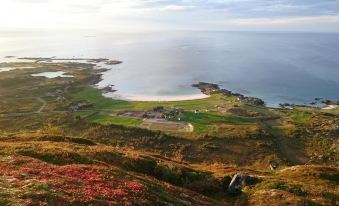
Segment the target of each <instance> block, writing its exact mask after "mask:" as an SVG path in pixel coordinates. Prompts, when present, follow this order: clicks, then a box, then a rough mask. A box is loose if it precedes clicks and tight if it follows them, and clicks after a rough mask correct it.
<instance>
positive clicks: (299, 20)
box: [224, 15, 339, 26]
mask: <svg viewBox="0 0 339 206" xmlns="http://www.w3.org/2000/svg"><path fill="white" fill-rule="evenodd" d="M224 23H225V24H231V25H250V26H255V25H282V24H285V25H287V24H305V23H313V24H314V23H339V15H334V16H309V17H285V18H248V19H229V20H226V21H224Z"/></svg>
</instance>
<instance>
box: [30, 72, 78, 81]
mask: <svg viewBox="0 0 339 206" xmlns="http://www.w3.org/2000/svg"><path fill="white" fill-rule="evenodd" d="M65 73H66V72H63V71H57V72H42V73H38V74H32V75H31V76H33V77H46V78H49V79H53V78H57V77H74V76H73V75H65Z"/></svg>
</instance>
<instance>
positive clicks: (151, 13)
mask: <svg viewBox="0 0 339 206" xmlns="http://www.w3.org/2000/svg"><path fill="white" fill-rule="evenodd" d="M6 29H100V30H109V31H156V30H161V31H163V30H235V31H310V32H339V0H0V30H6Z"/></svg>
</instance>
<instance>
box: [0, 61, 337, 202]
mask: <svg viewBox="0 0 339 206" xmlns="http://www.w3.org/2000/svg"><path fill="white" fill-rule="evenodd" d="M26 60H27V59H26ZM28 60H30V61H32V62H14V63H1V64H0V68H9V67H10V68H16V69H13V70H11V71H6V72H1V73H0V97H1V99H0V205H335V204H336V201H337V199H338V198H337V197H338V195H339V190H338V183H339V171H338V170H339V167H338V156H339V148H338V146H339V144H338V141H339V139H338V138H339V116H338V115H339V113H338V107H333V108H330V109H321V108H318V107H309V106H303V105H290V106H285V107H282V108H269V107H266V106H265V105H264V104H263V103H262V102H261V101H260V100H259V99H257V98H249V97H244V96H241V95H240V94H234V93H232V92H230V91H228V90H225V89H221V88H217V87H212V88H213V89H212V90H211V85H212V86H213V84H208V83H200V84H201V85H203V86H204V87H200V89H201V90H202V92H204V93H206V94H207V93H208V94H209V95H210V97H209V98H206V99H200V100H186V101H173V102H127V101H122V100H113V99H109V98H105V97H104V96H103V95H102V93H105V92H109V91H110V90H109V89H108V88H103V89H101V90H100V89H98V88H94V87H93V84H95V83H96V82H97V81H98V80H99V79H100V75H101V74H100V73H101V72H102V71H104V69H102V68H101V69H98V68H95V64H97V63H100V62H101V63H104V62H106V61H108V60H106V59H91V60H89V61H91V63H74V62H73V63H70V62H64V63H57V61H56V60H54V61H56V62H53V59H45V58H44V59H42V58H30V59H28ZM81 60H82V61H83V60H84V59H81ZM47 61H48V62H47ZM49 61H52V62H49ZM113 63H114V64H115V63H120V62H115V61H110V64H113ZM20 68H21V69H20ZM56 71H57V72H58V71H59V72H60V71H64V72H66V74H65V75H71V76H72V77H56V78H46V77H37V76H32V74H37V73H43V72H56ZM201 85H200V86H201ZM206 85H207V86H206ZM272 167H273V169H272ZM237 175H238V177H240V178H241V177H245V179H244V181H243V184H240V183H239V189H237V190H234V191H233V189H232V182H233V183H234V181H232V178H234V177H236V176H237ZM235 179H236V178H235ZM230 185H231V186H230Z"/></svg>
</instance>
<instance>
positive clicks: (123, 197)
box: [0, 157, 146, 205]
mask: <svg viewBox="0 0 339 206" xmlns="http://www.w3.org/2000/svg"><path fill="white" fill-rule="evenodd" d="M0 168H1V170H0V176H11V177H12V179H11V180H10V183H11V184H13V185H16V186H17V187H20V188H23V187H24V188H29V190H28V191H27V193H25V194H22V195H21V198H22V199H23V200H24V203H25V204H26V205H46V204H47V203H46V199H47V195H51V194H53V197H52V198H51V197H50V196H49V197H48V200H49V201H51V199H52V200H53V204H54V205H65V204H67V205H69V204H76V205H78V204H79V205H83V204H90V203H91V204H92V205H116V204H119V205H130V204H133V203H142V200H143V199H144V198H143V197H142V196H143V194H144V192H145V189H146V188H145V186H144V185H143V184H141V183H139V182H136V181H133V180H130V179H129V177H128V176H127V175H121V173H117V172H114V171H112V170H111V169H110V168H108V167H103V166H94V165H91V166H85V165H68V166H53V165H49V164H47V163H44V162H42V161H39V160H36V159H33V158H27V157H15V158H13V159H12V160H11V161H7V162H1V161H0ZM36 182H38V183H39V184H40V187H35V189H32V187H27V185H28V184H29V183H33V184H34V183H36ZM41 185H43V186H41ZM41 188H42V189H41Z"/></svg>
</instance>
